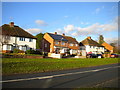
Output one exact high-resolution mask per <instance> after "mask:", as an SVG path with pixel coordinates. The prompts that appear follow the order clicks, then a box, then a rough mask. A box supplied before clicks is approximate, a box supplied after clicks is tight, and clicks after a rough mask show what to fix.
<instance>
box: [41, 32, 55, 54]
mask: <svg viewBox="0 0 120 90" xmlns="http://www.w3.org/2000/svg"><path fill="white" fill-rule="evenodd" d="M43 38H44V39H45V40H47V41H48V42H49V43H50V52H54V43H53V42H54V40H53V39H52V38H51V37H50V35H48V34H47V33H46V34H45V35H44V37H43Z"/></svg>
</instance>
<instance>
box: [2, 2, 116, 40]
mask: <svg viewBox="0 0 120 90" xmlns="http://www.w3.org/2000/svg"><path fill="white" fill-rule="evenodd" d="M2 15H3V18H2V24H8V23H9V22H10V21H14V22H15V24H16V25H18V26H20V27H21V28H23V29H25V30H26V31H28V32H30V33H31V34H33V35H36V34H38V33H40V32H42V33H46V32H51V33H54V32H58V33H59V34H62V33H65V35H68V36H72V37H74V38H76V39H77V40H78V41H82V40H83V39H85V38H86V37H87V36H91V37H92V38H93V39H94V40H98V37H99V35H101V34H102V35H103V36H104V38H105V40H106V41H107V42H112V41H114V40H116V39H117V38H118V25H117V24H118V3H117V2H16V3H15V2H3V3H2Z"/></svg>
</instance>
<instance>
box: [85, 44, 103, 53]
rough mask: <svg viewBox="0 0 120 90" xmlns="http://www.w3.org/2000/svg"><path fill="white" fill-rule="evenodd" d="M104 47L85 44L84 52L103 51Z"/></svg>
mask: <svg viewBox="0 0 120 90" xmlns="http://www.w3.org/2000/svg"><path fill="white" fill-rule="evenodd" d="M104 50H105V49H104V47H97V46H94V47H93V46H91V47H90V46H89V45H86V52H92V53H95V54H96V51H97V52H98V53H101V52H103V53H104Z"/></svg>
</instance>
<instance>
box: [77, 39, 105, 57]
mask: <svg viewBox="0 0 120 90" xmlns="http://www.w3.org/2000/svg"><path fill="white" fill-rule="evenodd" d="M79 45H80V50H81V51H84V52H86V53H87V54H88V53H94V54H99V53H100V54H102V53H104V51H105V49H104V46H102V45H100V44H99V43H97V42H96V41H94V40H93V39H92V38H91V37H87V38H86V39H84V40H83V41H81V42H80V43H79ZM84 55H85V54H84Z"/></svg>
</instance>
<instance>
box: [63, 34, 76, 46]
mask: <svg viewBox="0 0 120 90" xmlns="http://www.w3.org/2000/svg"><path fill="white" fill-rule="evenodd" d="M63 37H64V38H65V39H67V40H68V42H70V43H77V44H78V42H77V40H76V39H75V38H73V37H70V36H63Z"/></svg>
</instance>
